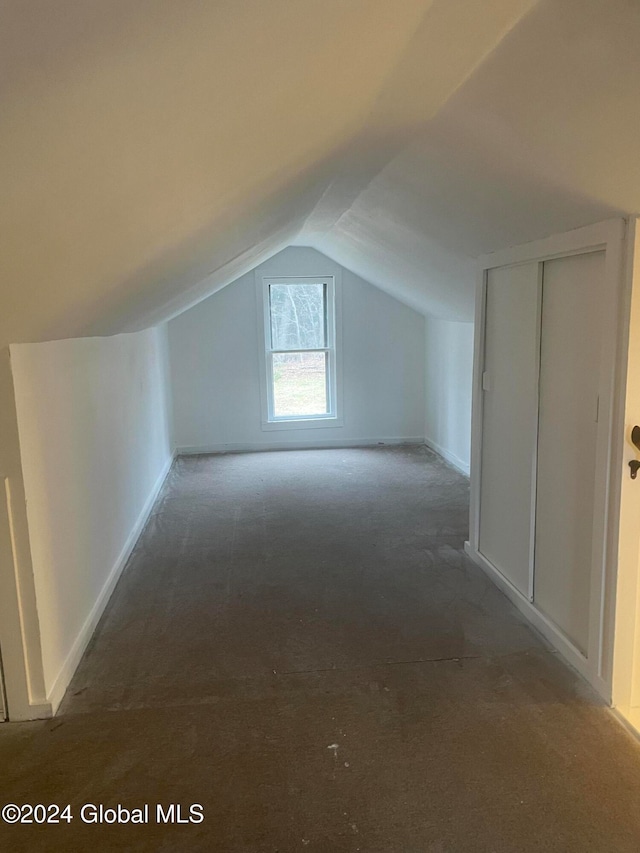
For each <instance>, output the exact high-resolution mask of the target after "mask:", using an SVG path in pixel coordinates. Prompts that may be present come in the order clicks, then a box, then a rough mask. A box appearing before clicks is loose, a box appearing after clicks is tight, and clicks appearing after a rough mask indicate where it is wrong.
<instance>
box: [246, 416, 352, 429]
mask: <svg viewBox="0 0 640 853" xmlns="http://www.w3.org/2000/svg"><path fill="white" fill-rule="evenodd" d="M341 426H344V422H343V419H342V418H296V419H295V420H290V421H262V424H261V428H262V429H263V430H264V431H265V432H270V431H272V430H282V429H323V428H324V429H331V428H335V427H341Z"/></svg>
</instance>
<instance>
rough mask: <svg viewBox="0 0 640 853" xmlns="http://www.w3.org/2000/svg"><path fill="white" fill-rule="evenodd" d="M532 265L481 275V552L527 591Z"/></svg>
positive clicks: (533, 407) (534, 348)
mask: <svg viewBox="0 0 640 853" xmlns="http://www.w3.org/2000/svg"><path fill="white" fill-rule="evenodd" d="M539 269H540V265H539V264H538V263H528V264H522V265H520V266H514V267H500V268H499V269H492V270H489V271H488V273H487V299H486V323H485V353H484V375H483V388H484V391H483V424H482V457H481V472H480V530H479V543H478V547H479V551H480V553H481V554H482V555H483V556H484V557H486V559H487V560H489V562H490V563H492V564H493V565H494V566H495V567H496V568H497V569H498V571H500V572H501V573H502V574H503V575H504V576H505V577H506V578H507V579H508V580H509V581H511V583H512V584H513V585H514V586H515V587H516V588H517V589H518V590H520V592H522V593H523V594H524V595H527V596H528V595H529V593H530V567H531V552H532V542H531V524H532V501H533V479H534V466H533V460H534V455H535V443H536V425H537V423H536V422H537V373H538V356H539V338H538V325H539V311H538V301H539Z"/></svg>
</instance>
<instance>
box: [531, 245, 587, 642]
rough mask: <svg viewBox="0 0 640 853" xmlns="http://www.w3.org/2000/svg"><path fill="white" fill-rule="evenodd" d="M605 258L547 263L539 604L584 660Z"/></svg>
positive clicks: (537, 550)
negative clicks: (601, 294)
mask: <svg viewBox="0 0 640 853" xmlns="http://www.w3.org/2000/svg"><path fill="white" fill-rule="evenodd" d="M603 281H604V252H594V253H590V254H584V255H574V256H571V257H566V258H558V259H557V260H552V261H546V262H545V264H544V272H543V296H542V336H541V354H540V407H539V430H538V473H537V499H536V536H535V581H534V601H535V603H536V605H537V606H538V607H539V608H540V609H541V610H542V611H543V612H544V613H545V614H546V615H547V616H549V617H550V618H551V619H552V620H553V622H555V624H556V625H557V626H558V627H559V628H560V629H561V630H562V632H563V633H564V634H565V635H566V636H567V637H568V638H569V639H570V640H571V641H572V643H573V644H574V645H575V646H577V648H578V649H579V650H580V651H581V652H582V653H583V654H585V655H586V653H587V649H588V643H589V604H590V601H589V599H590V585H591V574H592V572H591V569H592V547H593V511H594V487H595V464H596V440H597V432H598V424H597V421H596V418H597V408H598V387H599V366H600V350H601V323H600V316H601V309H600V305H601V298H600V291H601V287H602V283H603Z"/></svg>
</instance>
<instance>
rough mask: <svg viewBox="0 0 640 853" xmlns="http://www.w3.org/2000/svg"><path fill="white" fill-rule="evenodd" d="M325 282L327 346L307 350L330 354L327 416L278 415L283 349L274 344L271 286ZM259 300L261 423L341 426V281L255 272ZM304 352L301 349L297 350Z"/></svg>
mask: <svg viewBox="0 0 640 853" xmlns="http://www.w3.org/2000/svg"><path fill="white" fill-rule="evenodd" d="M298 283H299V284H324V285H326V295H327V304H326V310H327V318H326V322H327V340H326V344H327V345H326V346H325V347H319V348H313V349H309V350H307V352H325V353H326V354H327V402H328V406H327V408H328V409H329V411H328V412H327V414H324V415H312V416H309V415H286V416H280V417H278V416H276V415H275V413H274V400H273V355H274V354H276V353H278V352H281V350H274V349H272V347H271V313H270V305H269V287H270V285H272V284H298ZM256 291H257V299H258V333H259V336H260V344H259V347H258V350H259V354H260V397H261V404H262V418H261V426H262V429H263V430H283V429H316V428H322V427H325V428H327V427H341V426H342V425H343V420H342V394H341V386H342V382H341V379H342V376H341V358H340V350H341V343H342V340H341V334H340V331H341V324H340V301H341V300H340V296H341V293H340V282H339V281H337V280H336V276H334V275H324V276H308V275H303V276H286V275H285V276H260V277H258V276H257V275H256ZM295 352H302V350H295Z"/></svg>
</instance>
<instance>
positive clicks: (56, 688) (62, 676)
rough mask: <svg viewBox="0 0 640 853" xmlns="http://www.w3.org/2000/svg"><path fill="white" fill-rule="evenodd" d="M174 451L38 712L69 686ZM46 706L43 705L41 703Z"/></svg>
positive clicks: (53, 704) (53, 708)
mask: <svg viewBox="0 0 640 853" xmlns="http://www.w3.org/2000/svg"><path fill="white" fill-rule="evenodd" d="M175 455H176V454H175V452H174V453H172V454H171V455H170V456H169V457H168V459H167V461H166V463H165V465H164V466H163V468H162V471H161V472H160V474H159V476H158V479H157V480H156V482H155V484H154V486H153V488H152V489H151V492H150V493H149V497H148V498H147V500H146V501H145V504H144V506H143V507H142V510H141V512H140V515H139V516H138V518H137V520H136V523H135V524H134V526H133V528H132V530H131V532H130V533H129V536H128V537H127V540H126V542H125V543H124V545H123V547H122V550H121V551H120V554H119V555H118V558H117V560H116V561H115V563H114V565H113V568H112V569H111V571H110V572H109V577H108V578H107V580H106V582H105V584H104V586H103V587H102V589H101V591H100V594H99V596H98V598H97V600H96V603H95V604H94V605H93V607H92V609H91V612H90V613H89V615H88V616H87V618H86V620H85V622H84V625H83V626H82V628H81V629H80V632H79V633H78V636H77V637H76V639H75V642H74V643H73V646H72V647H71V651H70V652H69V654H68V655H67V657H66V659H65V662H64V663H63V664H62V667H61V669H60V672H59V673H58V675H57V677H56V680H55V682H54V683H53V686H52V687H51V690H50V691H49V694H48V696H47V702H48V704H50V706H51V711H50V714H42V715H41V716H53V715H54V714H55V713H56V711H57V710H58V707H59V706H60V702H62V699H63V697H64V694H65V691H66V689H67V687H68V686H69V683H70V681H71V679H72V678H73V674H74V672H75V671H76V669H77V667H78V664H79V663H80V660H81V658H82V655H83V654H84V651H85V649H86V648H87V645H88V643H89V640H90V639H91V637H92V636H93V632H94V631H95V629H96V626H97V624H98V622H99V621H100V617H101V616H102V614H103V613H104V609H105V607H106V606H107V603H108V601H109V599H110V598H111V594H112V592H113V590H114V589H115V586H116V584H117V583H118V580H119V579H120V575H121V574H122V571H123V569H124V567H125V566H126V564H127V560H128V559H129V557H130V556H131V552H132V551H133V549H134V547H135V544H136V542H137V541H138V538H139V537H140V534H141V533H142V530H143V529H144V526H145V524H146V523H147V519H148V518H149V515H150V513H151V510H152V508H153V505H154V503H155V502H156V498H157V497H158V494H159V492H160V489H161V488H162V485H163V483H164V481H165V480H166V478H167V474H168V473H169V471H170V470H171V466H172V464H173V460H174V458H175ZM41 707H46V706H41Z"/></svg>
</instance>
